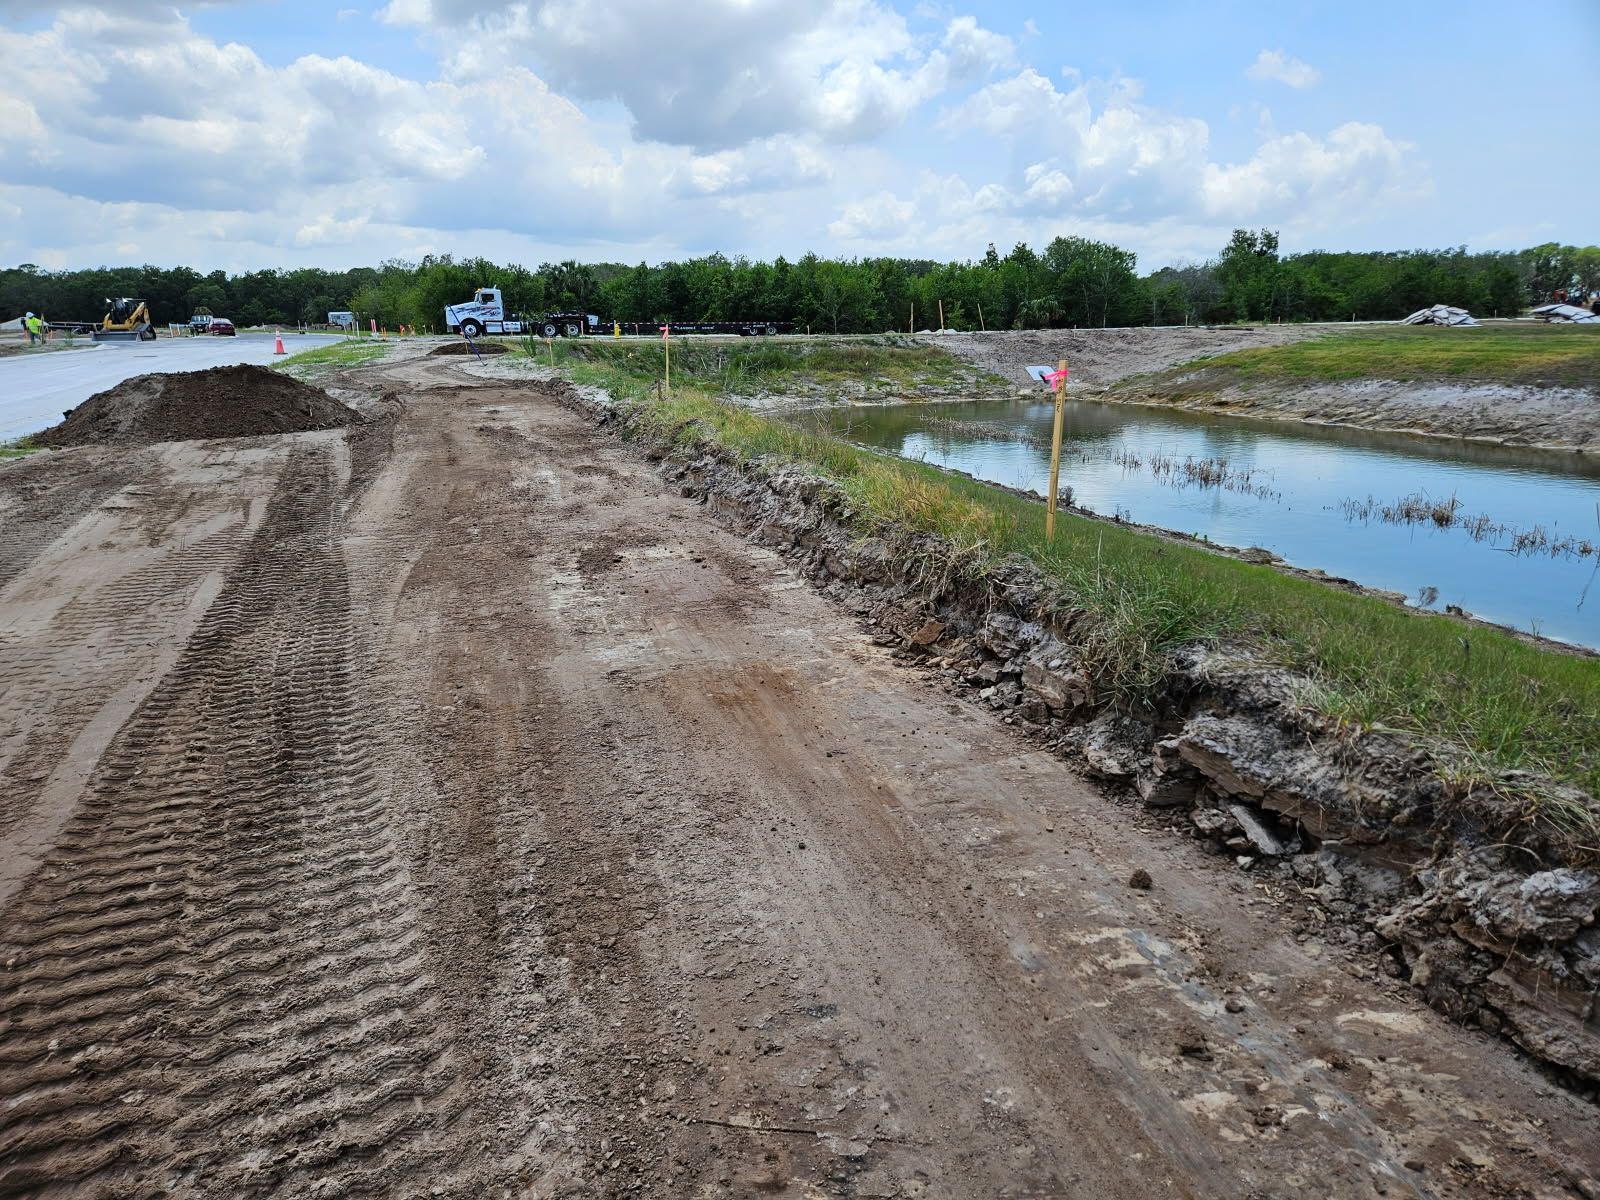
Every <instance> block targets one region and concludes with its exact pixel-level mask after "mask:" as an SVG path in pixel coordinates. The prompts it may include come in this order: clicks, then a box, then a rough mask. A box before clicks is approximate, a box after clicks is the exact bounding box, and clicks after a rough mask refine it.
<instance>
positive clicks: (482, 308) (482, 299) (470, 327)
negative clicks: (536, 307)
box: [444, 287, 533, 337]
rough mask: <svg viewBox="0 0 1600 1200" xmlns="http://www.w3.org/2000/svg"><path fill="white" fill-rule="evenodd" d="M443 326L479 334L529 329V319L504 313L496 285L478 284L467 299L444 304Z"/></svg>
mask: <svg viewBox="0 0 1600 1200" xmlns="http://www.w3.org/2000/svg"><path fill="white" fill-rule="evenodd" d="M444 327H445V328H446V329H447V330H449V331H450V332H451V333H464V334H466V335H467V336H468V337H482V336H483V335H484V334H486V333H532V332H533V323H532V322H531V321H525V320H523V319H522V316H521V314H519V313H512V314H511V315H510V316H507V315H506V306H505V301H504V300H503V299H502V298H501V296H500V289H499V288H491V287H486V288H479V289H478V290H477V292H476V293H475V294H474V295H473V297H472V299H471V300H468V301H466V302H465V303H462V304H446V305H445V306H444Z"/></svg>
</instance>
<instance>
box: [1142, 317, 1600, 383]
mask: <svg viewBox="0 0 1600 1200" xmlns="http://www.w3.org/2000/svg"><path fill="white" fill-rule="evenodd" d="M1360 379H1381V380H1394V381H1397V382H1400V383H1424V382H1447V383H1503V384H1522V385H1529V386H1538V387H1587V388H1600V327H1595V326H1588V325H1566V326H1562V325H1531V324H1530V325H1483V326H1479V327H1477V328H1465V329H1462V328H1447V327H1443V326H1429V325H1382V326H1371V325H1356V326H1352V327H1350V328H1349V329H1335V330H1331V331H1329V332H1328V333H1326V334H1324V335H1323V336H1321V337H1316V338H1310V339H1307V340H1305V341H1300V342H1293V343H1290V344H1289V345H1284V346H1262V347H1257V348H1254V349H1250V350H1235V351H1232V352H1231V353H1228V354H1219V355H1217V356H1216V357H1214V358H1207V359H1202V360H1200V361H1198V362H1191V363H1185V364H1182V365H1180V366H1176V367H1172V368H1169V369H1168V370H1165V371H1160V372H1157V373H1155V374H1151V375H1142V376H1138V377H1136V378H1133V379H1127V380H1124V381H1123V382H1122V383H1121V384H1119V385H1118V390H1123V391H1133V392H1138V393H1141V394H1148V395H1166V396H1170V397H1173V398H1182V397H1184V396H1188V395H1195V394H1200V393H1206V392H1214V391H1217V390H1219V389H1221V388H1225V387H1230V386H1243V387H1249V386H1253V385H1258V384H1265V385H1270V384H1283V383H1295V382H1317V383H1337V382H1343V381H1348V380H1360Z"/></svg>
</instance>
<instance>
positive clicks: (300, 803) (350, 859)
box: [0, 445, 459, 1196]
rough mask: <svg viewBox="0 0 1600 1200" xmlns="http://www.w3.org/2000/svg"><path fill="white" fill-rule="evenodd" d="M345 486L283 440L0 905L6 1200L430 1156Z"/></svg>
mask: <svg viewBox="0 0 1600 1200" xmlns="http://www.w3.org/2000/svg"><path fill="white" fill-rule="evenodd" d="M343 487H344V480H343V479H342V477H341V463H340V461H339V460H338V456H337V455H335V454H334V452H333V451H332V449H330V448H329V447H328V446H326V445H324V446H320V447H318V446H312V447H305V448H301V449H298V450H296V451H294V452H293V454H292V457H291V459H290V461H289V462H288V463H287V465H286V466H285V467H284V470H283V475H282V478H281V480H280V481H279V485H278V487H277V489H276V492H275V493H274V495H273V497H272V500H271V502H270V504H269V506H268V508H267V511H266V513H265V516H264V519H263V520H262V523H261V525H260V527H259V528H258V529H257V530H256V531H255V533H254V535H253V536H252V537H251V538H250V539H249V543H248V545H247V546H246V547H245V548H244V550H243V552H242V555H241V557H240V561H239V562H238V564H237V565H236V567H234V569H233V570H232V571H231V573H230V574H229V577H228V579H227V581H226V583H225V585H224V586H223V588H222V590H221V592H220V594H219V595H218V596H217V597H216V599H215V602H214V603H213V604H212V605H211V607H210V609H209V611H208V612H207V613H206V615H205V617H204V619H203V620H202V621H201V622H200V624H199V626H198V628H197V629H196V630H195V633H194V635H193V637H192V638H191V639H190V641H189V644H188V646H187V647H186V648H185V650H184V651H183V653H182V654H181V656H180V657H179V658H178V661H177V662H176V664H175V665H174V667H173V669H172V670H171V671H170V672H169V673H168V674H167V675H166V676H165V677H164V678H162V679H161V680H160V682H159V683H158V684H157V685H156V686H155V688H154V689H153V690H152V691H151V693H150V695H149V696H148V698H147V699H146V700H145V701H144V703H142V704H141V705H140V706H139V707H138V709H137V711H135V712H134V714H133V715H132V717H131V718H130V719H129V720H128V721H127V723H126V724H125V725H124V726H123V728H122V729H121V730H120V732H119V733H118V735H117V736H116V737H115V738H114V739H113V740H112V742H111V743H110V745H109V746H108V747H107V748H106V750H105V753H104V754H103V755H102V756H101V758H100V760H99V763H98V766H97V767H96V769H95V770H94V772H93V774H92V775H91V776H90V778H89V780H88V783H87V786H86V788H85V791H84V794H83V796H82V798H81V801H80V803H79V805H78V808H77V811H76V813H75V815H73V816H72V817H71V818H70V819H69V820H68V821H67V822H66V824H65V826H64V827H63V828H62V830H61V833H60V836H59V838H58V839H57V841H56V844H55V845H54V847H53V848H52V850H51V851H50V853H49V854H48V856H47V858H46V860H45V861H44V863H43V864H42V867H41V869H40V870H39V871H37V872H36V873H35V874H34V875H33V876H32V877H31V878H30V879H29V881H28V883H27V885H26V886H25V887H24V888H23V889H22V890H21V891H20V892H19V894H18V895H17V896H16V897H15V898H14V901H13V903H12V904H11V906H10V907H9V909H8V910H7V911H6V912H5V914H4V918H3V922H0V954H3V957H4V959H5V960H6V962H7V969H6V971H5V972H4V974H3V975H0V1021H3V1022H4V1025H3V1028H4V1029H5V1031H6V1037H5V1045H4V1051H3V1053H0V1090H3V1091H4V1093H5V1094H6V1095H9V1096H11V1097H13V1098H14V1099H13V1103H12V1104H11V1105H10V1107H9V1108H8V1109H6V1110H5V1111H4V1113H3V1114H0V1195H8V1196H13V1195H15V1196H21V1195H39V1196H53V1195H107V1196H111V1195H116V1196H132V1195H145V1194H167V1193H168V1192H173V1191H175V1192H178V1193H186V1194H195V1195H208V1196H225V1195H233V1196H243V1195H290V1194H298V1195H311V1194H315V1193H314V1191H313V1190H312V1189H313V1187H314V1186H316V1185H319V1184H321V1185H322V1186H324V1187H325V1186H326V1185H327V1182H328V1181H329V1180H331V1179H332V1178H334V1177H337V1178H338V1180H339V1182H340V1188H339V1193H338V1194H351V1195H356V1194H374V1195H376V1194H389V1189H390V1181H391V1180H392V1179H393V1177H394V1174H395V1172H396V1171H399V1172H400V1173H402V1174H406V1175H417V1174H426V1173H428V1172H429V1171H431V1170H433V1169H435V1168H436V1167H437V1166H439V1165H441V1158H442V1157H447V1156H444V1155H442V1151H441V1143H442V1140H443V1134H444V1132H445V1131H446V1130H447V1129H448V1128H449V1126H450V1125H451V1123H452V1122H453V1121H454V1120H455V1119H456V1117H457V1116H458V1115H459V1105H458V1102H457V1100H456V1063H455V1060H454V1056H453V1051H452V1048H451V1046H450V1044H449V1041H448V1039H441V1038H440V1037H438V1036H437V1035H436V1031H435V1028H434V1026H435V1021H434V1017H433V1014H432V1010H431V1007H430V1006H431V997H430V988H429V986H428V981H427V979H426V976H425V973H424V964H423V960H422V956H421V954H420V953H419V950H418V945H417V931H416V914H417V911H418V908H419V905H418V900H417V897H416V895H415V894H414V892H413V890H412V888H411V885H410V881H409V874H408V870H407V864H406V863H405V861H404V859H403V858H402V856H401V855H400V854H399V853H398V851H397V844H396V837H395V833H394V830H393V828H392V825H391V822H390V817H389V812H388V809H387V807H386V805H385V804H384V802H383V797H382V796H381V795H380V794H379V793H378V792H377V790H376V786H375V781H376V774H375V770H374V765H373V763H372V761H371V751H370V749H369V747H368V745H367V742H366V739H365V738H364V736H363V733H362V730H361V714H360V712H359V709H358V704H357V692H358V687H359V683H358V679H357V677H356V675H357V665H358V663H359V653H358V652H356V651H355V650H354V649H353V648H354V647H355V646H356V645H357V638H356V634H355V630H354V629H353V627H352V623H351V617H350V597H349V583H348V578H347V574H346V570H345V566H344V560H343V556H342V554H341V552H340V550H339V548H338V545H337V542H336V536H335V535H336V525H337V522H338V521H339V520H340V516H341V513H342V509H343V503H344V500H345V497H344V495H343V491H342V489H343ZM129 586H131V587H133V588H135V589H137V586H138V583H137V581H133V583H131V584H129ZM112 599H113V603H114V602H115V596H113V598H112ZM91 623H92V619H91ZM330 1194H331V1193H330Z"/></svg>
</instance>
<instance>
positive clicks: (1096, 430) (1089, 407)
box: [804, 400, 1600, 647]
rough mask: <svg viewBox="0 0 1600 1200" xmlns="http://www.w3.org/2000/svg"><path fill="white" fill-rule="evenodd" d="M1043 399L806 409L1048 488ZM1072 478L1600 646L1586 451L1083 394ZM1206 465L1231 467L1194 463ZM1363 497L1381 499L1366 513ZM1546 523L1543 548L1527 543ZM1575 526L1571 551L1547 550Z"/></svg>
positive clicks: (1415, 599) (1443, 601)
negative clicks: (1412, 519) (1204, 475)
mask: <svg viewBox="0 0 1600 1200" xmlns="http://www.w3.org/2000/svg"><path fill="white" fill-rule="evenodd" d="M1051 414H1052V409H1051V405H1050V403H1049V402H1048V400H1046V401H1044V402H1035V401H1032V400H1011V401H985V402H979V403H972V404H949V405H945V404H941V405H937V406H931V405H901V406H896V407H890V408H877V409H872V408H853V409H839V410H831V411H829V412H826V413H817V414H808V415H807V416H806V417H805V418H804V419H806V420H810V421H818V420H820V421H823V422H825V423H826V424H827V425H828V426H829V427H830V428H832V429H833V430H835V431H836V432H840V433H844V434H845V435H846V436H848V437H849V438H850V439H851V440H853V441H856V442H859V443H861V444H863V445H867V446H872V447H877V448H881V449H885V450H889V451H892V452H894V453H896V454H900V455H904V456H906V457H908V458H917V459H922V460H925V461H927V462H929V463H933V464H936V465H938V466H941V467H953V468H956V469H957V470H961V471H965V472H968V473H969V474H971V475H974V476H976V477H978V478H980V479H987V480H991V481H994V482H997V483H1003V484H1007V485H1010V486H1012V487H1019V488H1026V489H1029V490H1032V491H1036V492H1039V493H1041V494H1043V492H1044V491H1045V489H1046V488H1047V486H1048V482H1049V469H1050V451H1049V436H1050V423H1051ZM1064 445H1065V450H1064V452H1063V461H1062V470H1061V483H1062V487H1063V489H1065V488H1068V487H1070V488H1071V489H1072V498H1073V501H1074V503H1077V504H1080V505H1083V506H1085V507H1088V508H1091V509H1093V510H1094V511H1095V512H1098V513H1104V514H1106V515H1113V514H1121V515H1122V516H1124V517H1126V518H1128V519H1130V520H1134V521H1139V522H1143V523H1147V524H1151V525H1158V526H1161V527H1163V528H1167V529H1174V530H1178V531H1180V532H1183V533H1191V534H1195V535H1198V536H1201V537H1205V538H1209V539H1210V540H1212V541H1214V542H1218V543H1221V544H1223V545H1228V546H1239V547H1246V546H1260V547H1262V548H1264V549H1267V550H1270V551H1272V552H1273V553H1274V554H1277V555H1279V556H1280V557H1282V558H1283V559H1285V560H1286V561H1288V562H1290V563H1293V564H1295V565H1296V566H1301V567H1316V568H1321V569H1322V570H1325V571H1328V572H1330V573H1331V574H1335V575H1340V576H1344V577H1346V578H1349V579H1354V580H1357V581H1359V582H1361V583H1363V584H1366V585H1368V586H1370V587H1377V588H1385V589H1389V590H1391V591H1395V592H1399V593H1401V594H1403V595H1404V596H1406V597H1407V602H1408V603H1410V604H1412V605H1428V606H1431V607H1433V608H1437V609H1441V610H1442V609H1443V608H1444V607H1445V606H1446V605H1457V606H1459V607H1461V608H1463V609H1465V610H1466V611H1467V612H1471V613H1475V614H1477V615H1478V616H1481V617H1485V618H1487V619H1489V620H1493V621H1499V622H1501V623H1503V624H1507V625H1513V626H1516V627H1517V628H1520V629H1533V630H1537V631H1538V632H1539V633H1542V634H1544V635H1545V636H1547V637H1554V638H1560V639H1562V640H1565V641H1570V642H1575V643H1579V644H1582V645H1586V646H1593V647H1600V569H1597V568H1600V558H1597V557H1596V555H1595V554H1594V553H1593V551H1592V549H1591V550H1590V552H1588V553H1585V552H1584V547H1583V546H1582V545H1581V543H1582V542H1583V541H1584V540H1587V542H1588V543H1590V545H1591V546H1593V545H1594V544H1600V462H1597V461H1595V460H1594V459H1593V458H1585V457H1584V456H1582V455H1577V454H1562V453H1551V452H1545V451H1531V450H1518V449H1511V448H1503V447H1495V446H1483V445H1478V444H1474V443H1468V442H1452V441H1446V440H1443V439H1430V438H1420V437H1408V436H1404V435H1393V434H1378V433H1371V432H1367V431H1364V430H1351V429H1337V428H1332V427H1318V426H1294V427H1290V426H1287V425H1285V424H1283V423H1280V422H1267V421H1251V420H1243V419H1237V418H1226V417H1223V418H1218V417H1207V416H1201V415H1198V414H1190V413H1176V412H1166V411H1157V410H1152V409H1142V408H1134V407H1128V406H1123V405H1108V404H1094V403H1088V402H1082V401H1071V402H1069V403H1068V405H1067V410H1066V435H1065V439H1064ZM1186 462H1192V463H1195V464H1199V463H1209V464H1212V466H1211V467H1210V468H1209V469H1208V473H1209V474H1211V475H1212V476H1215V475H1216V474H1217V473H1218V470H1219V465H1220V471H1221V473H1222V474H1223V476H1224V478H1223V481H1222V482H1220V483H1217V482H1209V483H1208V482H1201V481H1196V480H1194V479H1192V478H1191V477H1190V473H1189V471H1188V470H1187V469H1186V466H1185V464H1186ZM1408 496H1422V497H1426V498H1427V499H1428V500H1429V501H1430V502H1445V503H1449V502H1450V501H1451V499H1452V498H1453V499H1454V501H1455V502H1456V505H1457V508H1456V514H1457V521H1458V522H1464V521H1465V520H1467V519H1469V518H1476V517H1479V516H1482V517H1484V518H1486V522H1487V525H1492V526H1494V527H1495V528H1492V529H1489V528H1480V529H1479V530H1478V532H1477V536H1475V535H1474V532H1473V530H1471V529H1470V528H1468V527H1466V526H1465V524H1463V523H1458V524H1455V525H1452V526H1451V527H1448V528H1438V527H1436V526H1435V525H1434V524H1433V522H1432V521H1431V520H1424V521H1422V522H1420V523H1401V524H1394V523H1390V522H1386V521H1385V520H1383V519H1382V517H1381V515H1380V513H1379V512H1378V511H1377V510H1380V509H1381V508H1382V507H1383V506H1386V505H1387V506H1394V505H1396V504H1397V503H1398V502H1399V501H1400V500H1401V499H1402V498H1404V497H1408ZM1353 506H1360V507H1362V508H1365V509H1368V510H1371V511H1368V512H1365V513H1363V512H1360V511H1353ZM1540 532H1542V534H1543V536H1544V537H1545V538H1546V539H1548V545H1547V546H1546V548H1544V549H1533V550H1529V549H1526V548H1521V549H1519V548H1518V545H1517V535H1518V533H1523V534H1532V535H1533V536H1534V537H1535V538H1537V537H1538V536H1539V533H1540ZM1565 538H1571V539H1574V542H1575V543H1577V544H1569V549H1568V550H1567V551H1565V552H1557V553H1552V552H1551V549H1550V548H1549V546H1550V545H1554V544H1555V543H1557V542H1559V541H1560V540H1562V539H1565Z"/></svg>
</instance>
